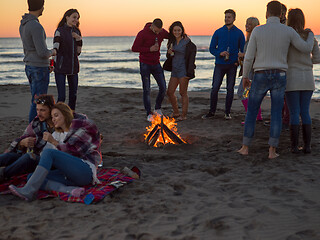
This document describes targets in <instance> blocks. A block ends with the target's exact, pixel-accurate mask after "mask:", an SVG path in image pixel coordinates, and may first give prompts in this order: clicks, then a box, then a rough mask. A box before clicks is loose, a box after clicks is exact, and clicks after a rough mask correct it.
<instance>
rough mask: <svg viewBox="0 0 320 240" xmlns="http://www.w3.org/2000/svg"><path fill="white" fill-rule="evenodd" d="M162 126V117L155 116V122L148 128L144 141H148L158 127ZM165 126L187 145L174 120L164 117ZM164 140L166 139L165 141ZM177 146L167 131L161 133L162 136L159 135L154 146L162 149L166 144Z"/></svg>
mask: <svg viewBox="0 0 320 240" xmlns="http://www.w3.org/2000/svg"><path fill="white" fill-rule="evenodd" d="M158 124H159V125H161V116H160V115H159V114H154V115H153V120H152V122H151V125H150V126H149V127H146V130H147V131H146V133H145V134H144V139H146V138H147V137H148V135H149V133H150V132H151V131H152V130H153V129H154V128H155V127H156V126H157V125H158ZM163 124H165V125H166V126H167V127H168V128H169V129H170V130H171V131H172V132H173V133H174V134H175V135H177V136H178V137H179V138H180V139H181V140H182V142H184V143H186V142H185V141H184V140H183V139H182V138H181V136H180V135H179V134H178V130H177V123H176V122H175V119H174V118H169V117H166V116H163ZM163 138H164V139H163ZM168 143H170V144H176V143H175V142H174V141H173V140H172V139H171V138H170V137H169V136H168V135H167V134H166V132H165V131H161V134H160V135H159V137H158V139H157V141H156V142H155V144H154V145H153V146H154V147H160V146H163V145H166V144H168Z"/></svg>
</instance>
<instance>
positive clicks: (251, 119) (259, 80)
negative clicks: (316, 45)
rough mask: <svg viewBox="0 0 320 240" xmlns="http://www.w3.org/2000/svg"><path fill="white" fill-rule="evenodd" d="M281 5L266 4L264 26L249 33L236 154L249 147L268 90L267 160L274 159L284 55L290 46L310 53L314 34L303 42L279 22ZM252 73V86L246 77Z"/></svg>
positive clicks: (245, 152)
mask: <svg viewBox="0 0 320 240" xmlns="http://www.w3.org/2000/svg"><path fill="white" fill-rule="evenodd" d="M280 14H281V3H280V2H278V1H271V2H269V3H268V5H267V13H266V17H267V23H266V24H264V25H261V26H259V27H256V28H255V29H254V30H253V31H252V34H251V37H250V41H249V45H248V48H247V52H246V55H245V59H244V65H243V87H244V88H246V87H249V86H250V85H251V90H250V93H249V102H248V112H247V115H246V120H245V126H244V133H243V141H242V147H241V149H240V150H239V151H238V152H239V153H240V154H242V155H247V154H248V152H249V145H250V144H251V141H252V138H253V135H254V130H255V124H256V118H257V114H258V111H259V108H260V105H261V102H262V100H263V98H264V96H265V95H266V94H267V92H268V91H270V96H271V126H270V137H269V142H268V143H269V146H270V147H269V158H276V157H278V156H279V155H278V154H277V153H276V148H277V147H278V144H279V137H280V133H281V127H282V120H281V113H282V107H283V101H284V92H285V88H286V71H287V69H288V63H287V55H288V50H289V46H290V44H292V45H293V46H294V47H295V48H297V49H298V50H299V51H301V52H311V50H312V48H313V42H314V41H313V39H314V35H313V33H312V32H310V33H309V36H308V39H307V42H305V41H304V40H302V38H301V37H300V36H299V35H298V33H297V32H296V31H295V30H294V29H293V28H291V27H288V26H285V25H284V24H281V23H280ZM252 68H253V70H254V77H253V81H252V84H251V82H250V80H249V78H248V76H249V73H250V71H251V69H252Z"/></svg>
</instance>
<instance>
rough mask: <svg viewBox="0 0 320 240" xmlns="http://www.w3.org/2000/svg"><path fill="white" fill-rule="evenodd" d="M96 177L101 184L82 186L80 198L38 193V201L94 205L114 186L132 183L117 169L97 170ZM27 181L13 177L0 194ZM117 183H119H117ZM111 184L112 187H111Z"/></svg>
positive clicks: (0, 190)
mask: <svg viewBox="0 0 320 240" xmlns="http://www.w3.org/2000/svg"><path fill="white" fill-rule="evenodd" d="M97 177H98V179H99V180H100V182H101V184H97V185H88V186H84V188H85V189H86V192H85V194H84V195H83V196H81V197H72V196H70V195H69V194H67V193H61V192H55V191H49V192H46V191H39V192H38V199H43V198H48V197H59V198H60V199H61V200H63V201H66V202H78V203H86V204H90V203H96V202H99V201H101V200H102V199H103V198H104V197H105V196H106V195H108V194H109V193H111V192H113V191H114V190H116V189H117V187H116V185H117V184H119V185H126V184H128V183H130V182H132V181H133V180H135V179H133V178H131V177H128V176H126V175H124V174H122V173H121V172H120V170H118V169H101V168H99V169H98V172H97ZM26 181H27V174H24V175H21V176H17V177H13V178H12V179H11V180H10V181H8V182H6V183H3V184H1V185H0V194H10V193H11V192H10V190H9V189H8V187H9V185H10V184H13V185H15V186H18V187H22V186H24V185H25V183H26ZM117 181H120V183H119V182H117ZM111 183H112V184H113V185H111Z"/></svg>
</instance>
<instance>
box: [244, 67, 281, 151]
mask: <svg viewBox="0 0 320 240" xmlns="http://www.w3.org/2000/svg"><path fill="white" fill-rule="evenodd" d="M286 82H287V77H286V73H285V72H279V71H276V70H266V71H264V73H255V74H254V77H253V81H252V85H251V89H250V92H249V101H248V112H247V115H246V120H245V125H244V134H243V145H247V146H249V145H250V144H251V141H252V138H253V135H254V129H255V125H256V118H257V114H258V111H259V108H260V105H261V102H262V100H263V98H264V96H265V95H266V94H267V92H268V91H270V95H271V125H270V133H269V142H268V143H269V145H270V146H272V147H277V146H278V144H279V137H280V133H281V128H282V117H281V114H282V107H283V101H284V91H285V88H286Z"/></svg>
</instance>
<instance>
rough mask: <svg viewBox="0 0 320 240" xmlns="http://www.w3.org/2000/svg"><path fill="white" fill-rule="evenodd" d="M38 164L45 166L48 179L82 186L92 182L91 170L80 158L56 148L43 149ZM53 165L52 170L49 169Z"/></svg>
mask: <svg viewBox="0 0 320 240" xmlns="http://www.w3.org/2000/svg"><path fill="white" fill-rule="evenodd" d="M39 166H42V167H44V168H46V169H47V170H48V171H49V173H48V175H47V179H48V180H52V181H55V182H60V183H62V184H64V185H69V186H84V185H88V184H90V183H91V182H92V170H91V168H90V167H89V165H88V164H86V163H85V162H83V161H82V160H81V159H80V158H77V157H74V156H72V155H70V154H68V153H65V152H61V151H59V150H56V149H45V150H43V152H42V154H41V157H40V162H39ZM51 167H54V170H51V171H50V169H51ZM42 186H44V185H42Z"/></svg>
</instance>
